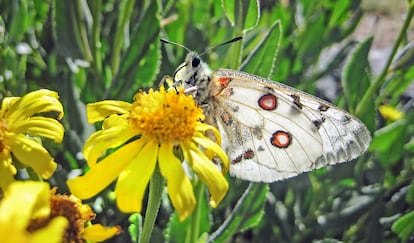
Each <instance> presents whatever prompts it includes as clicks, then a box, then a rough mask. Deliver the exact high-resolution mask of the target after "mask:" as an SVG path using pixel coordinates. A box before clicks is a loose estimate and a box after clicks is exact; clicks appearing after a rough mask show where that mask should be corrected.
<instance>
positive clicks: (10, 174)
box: [0, 150, 17, 190]
mask: <svg viewBox="0 0 414 243" xmlns="http://www.w3.org/2000/svg"><path fill="white" fill-rule="evenodd" d="M16 172H17V171H16V168H15V167H14V166H13V164H12V158H11V156H10V154H9V153H8V152H7V151H5V150H3V151H2V152H0V189H3V190H4V189H6V188H7V187H8V186H9V185H10V183H12V182H13V181H14V175H15V174H16Z"/></svg>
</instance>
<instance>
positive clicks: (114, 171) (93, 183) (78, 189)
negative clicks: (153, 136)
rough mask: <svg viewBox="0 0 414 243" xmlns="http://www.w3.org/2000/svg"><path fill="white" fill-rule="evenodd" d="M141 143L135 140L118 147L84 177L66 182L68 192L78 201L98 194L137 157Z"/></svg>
mask: <svg viewBox="0 0 414 243" xmlns="http://www.w3.org/2000/svg"><path fill="white" fill-rule="evenodd" d="M141 143H142V141H141V140H136V141H133V142H130V143H128V144H126V145H124V146H122V147H120V148H119V149H118V150H117V151H115V152H113V153H112V154H110V155H108V156H107V157H106V158H104V159H103V160H101V161H100V162H99V163H97V164H96V166H94V167H93V168H92V169H91V170H89V171H88V172H87V173H86V174H85V175H83V176H79V177H76V178H73V179H70V180H68V181H67V184H68V187H69V189H70V191H71V192H72V193H73V194H74V195H75V196H76V197H78V198H80V199H87V198H91V197H93V196H95V195H96V194H98V193H99V192H100V191H102V190H103V189H105V187H107V186H108V185H109V184H110V183H111V182H112V181H114V180H115V178H117V177H118V176H119V175H120V174H121V171H122V170H124V169H126V168H127V166H128V164H129V163H131V161H132V159H133V158H135V157H136V156H137V148H138V147H141V146H142V145H141Z"/></svg>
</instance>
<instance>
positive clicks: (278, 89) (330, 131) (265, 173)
mask: <svg viewBox="0 0 414 243" xmlns="http://www.w3.org/2000/svg"><path fill="white" fill-rule="evenodd" d="M161 41H162V42H164V43H173V42H170V41H166V40H164V39H161ZM232 41H234V40H232ZM229 42H231V41H229ZM229 42H226V43H223V44H227V43H229ZM174 44H176V43H174ZM180 46H181V45H180ZM186 49H187V48H186ZM187 50H188V49H187ZM173 80H174V85H184V87H185V90H186V91H187V92H189V93H192V94H193V96H194V99H195V100H196V101H197V102H198V105H199V106H200V107H202V108H203V110H204V113H205V116H206V122H207V123H209V124H211V125H214V126H215V127H217V128H218V129H219V131H220V134H221V135H222V148H223V149H224V151H225V152H226V153H227V155H228V156H229V159H230V174H231V175H232V176H235V177H238V178H240V179H244V180H248V181H254V182H267V183H270V182H274V181H278V180H283V179H286V178H289V177H293V176H296V175H298V174H300V173H303V172H306V171H311V170H314V169H317V168H320V167H323V166H326V165H332V164H337V163H341V162H346V161H350V160H352V159H355V158H357V157H358V156H360V155H361V154H363V153H364V152H365V151H366V150H367V148H368V146H369V144H370V142H371V135H370V132H369V130H368V129H367V127H366V126H365V125H364V124H363V123H362V122H361V121H360V120H358V118H356V117H355V116H353V115H351V114H349V113H348V112H346V111H344V110H342V109H341V108H338V107H336V106H334V105H332V104H331V103H329V102H327V101H324V100H322V99H320V98H318V97H315V96H313V95H310V94H307V93H305V92H303V91H300V90H297V89H295V88H292V87H289V86H287V85H284V84H281V83H277V82H274V81H271V80H268V79H266V78H262V77H259V76H256V75H252V74H249V73H245V72H242V71H238V70H230V69H219V70H216V71H212V70H211V69H210V68H209V66H208V65H207V64H206V63H205V62H203V61H202V60H201V58H200V55H198V54H197V53H196V52H192V51H189V53H188V55H187V57H186V59H185V61H184V63H182V64H181V65H180V66H179V67H178V68H177V69H176V71H175V73H174V77H173Z"/></svg>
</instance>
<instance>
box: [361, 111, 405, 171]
mask: <svg viewBox="0 0 414 243" xmlns="http://www.w3.org/2000/svg"><path fill="white" fill-rule="evenodd" d="M406 127H407V121H406V120H404V119H402V120H398V121H396V122H393V123H391V124H390V125H388V126H386V127H383V128H381V129H379V130H377V131H376V132H375V136H374V138H373V139H372V143H371V145H370V148H369V149H370V151H375V152H376V153H377V155H378V159H379V160H380V161H381V162H382V165H383V166H385V167H386V168H387V167H389V166H390V165H391V164H393V163H394V162H396V161H398V160H399V159H400V158H401V156H402V154H403V150H404V143H405V134H406Z"/></svg>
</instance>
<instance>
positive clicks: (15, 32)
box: [8, 0, 30, 43]
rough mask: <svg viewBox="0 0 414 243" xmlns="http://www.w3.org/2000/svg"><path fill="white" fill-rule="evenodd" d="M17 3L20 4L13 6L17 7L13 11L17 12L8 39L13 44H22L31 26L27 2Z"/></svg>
mask: <svg viewBox="0 0 414 243" xmlns="http://www.w3.org/2000/svg"><path fill="white" fill-rule="evenodd" d="M16 2H18V3H17V4H13V5H16V6H14V7H13V11H15V12H14V13H13V18H12V20H11V24H10V29H9V30H8V32H9V33H8V39H9V42H10V41H11V42H12V43H17V42H20V41H21V40H22V38H23V35H24V34H25V33H26V31H27V30H28V28H29V26H30V21H29V13H28V11H29V9H28V3H27V0H21V1H16ZM10 4H12V3H10Z"/></svg>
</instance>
